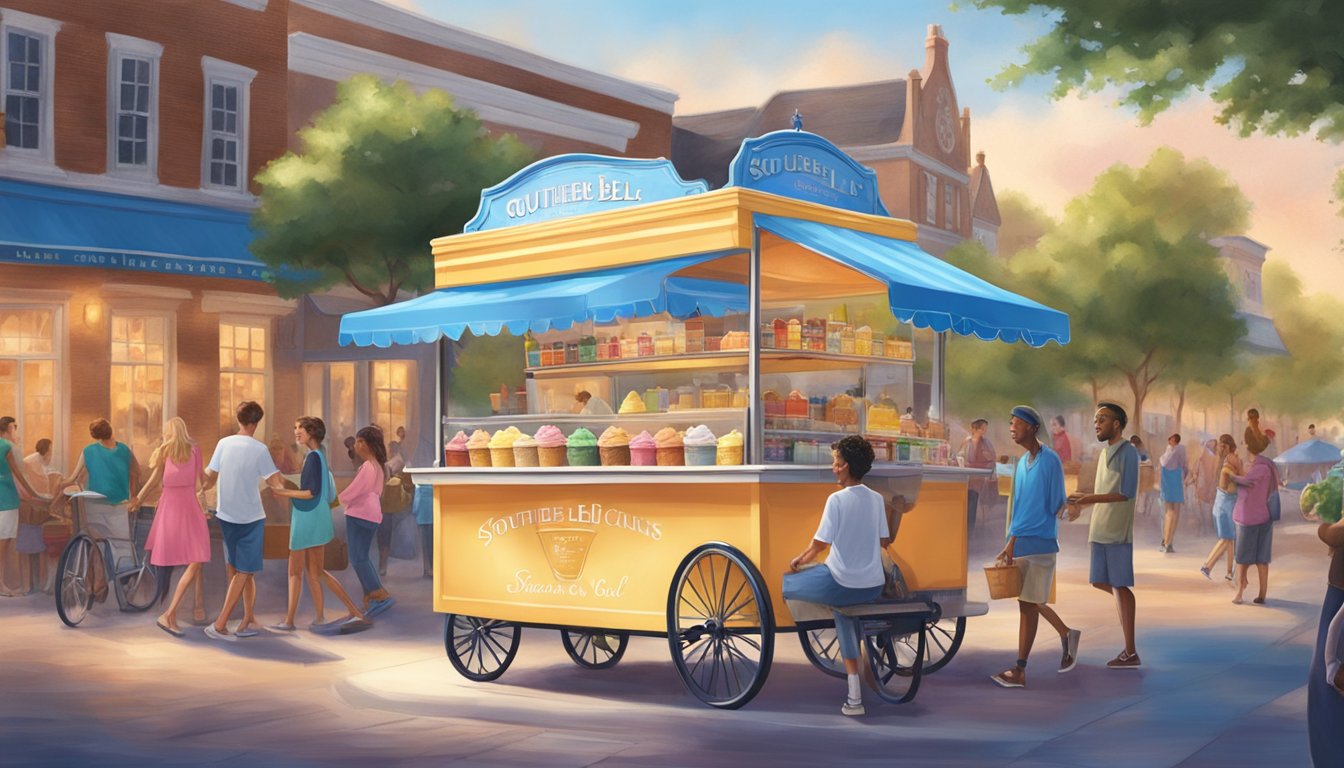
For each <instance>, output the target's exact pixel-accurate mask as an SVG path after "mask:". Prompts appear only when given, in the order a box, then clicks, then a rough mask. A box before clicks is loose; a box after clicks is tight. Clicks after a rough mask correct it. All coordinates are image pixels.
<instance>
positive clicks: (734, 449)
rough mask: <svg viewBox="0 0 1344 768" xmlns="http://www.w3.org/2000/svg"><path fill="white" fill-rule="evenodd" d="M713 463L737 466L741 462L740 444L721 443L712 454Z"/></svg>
mask: <svg viewBox="0 0 1344 768" xmlns="http://www.w3.org/2000/svg"><path fill="white" fill-rule="evenodd" d="M714 463H715V464H717V465H719V466H734V467H735V466H738V465H739V464H741V463H742V446H740V445H721V446H719V447H718V452H717V453H716V454H715V456H714Z"/></svg>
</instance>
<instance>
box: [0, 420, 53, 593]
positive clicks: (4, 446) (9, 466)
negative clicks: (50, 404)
mask: <svg viewBox="0 0 1344 768" xmlns="http://www.w3.org/2000/svg"><path fill="white" fill-rule="evenodd" d="M17 424H18V422H17V421H15V419H14V417H13V416H3V417H0V596H3V597H17V596H18V594H19V593H18V591H17V590H15V589H12V588H11V587H10V586H9V585H8V584H6V583H5V569H6V567H7V566H8V565H9V553H10V551H11V550H12V549H14V539H15V538H16V537H17V536H18V530H19V486H23V490H24V491H25V492H27V493H28V495H30V496H32V497H33V498H34V499H45V498H47V497H46V496H42V495H40V494H38V493H37V492H36V491H34V490H33V487H32V486H31V485H29V484H28V478H27V477H25V476H24V474H23V468H22V467H21V466H19V461H18V459H16V458H15V457H14V445H15V442H16V441H17V440H18V435H17V434H16V433H17V432H18V429H17Z"/></svg>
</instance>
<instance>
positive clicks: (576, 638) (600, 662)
mask: <svg viewBox="0 0 1344 768" xmlns="http://www.w3.org/2000/svg"><path fill="white" fill-rule="evenodd" d="M629 640H630V635H629V634H627V633H625V632H594V631H591V630H586V629H562V630H560V642H562V643H564V645H565V653H568V654H569V658H571V659H573V660H574V663H575V664H578V665H579V666H580V667H583V668H584V669H611V668H612V667H614V666H616V662H618V661H620V660H621V657H622V656H624V655H625V647H626V644H627V643H628V642H629Z"/></svg>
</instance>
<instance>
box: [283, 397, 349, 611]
mask: <svg viewBox="0 0 1344 768" xmlns="http://www.w3.org/2000/svg"><path fill="white" fill-rule="evenodd" d="M326 436H327V425H326V424H324V423H323V422H322V420H321V419H319V418H317V417H316V416H301V417H299V419H298V420H297V421H295V422H294V442H296V443H298V444H299V445H303V446H306V447H307V448H308V455H307V456H306V457H304V460H303V470H302V473H301V474H300V475H299V489H298V490H282V491H274V493H276V494H277V495H279V496H285V497H288V498H289V499H290V516H289V604H288V606H287V610H286V611H285V620H284V621H282V622H280V623H279V624H275V625H272V626H271V627H270V629H271V630H272V631H277V632H293V631H294V617H295V614H296V613H298V610H299V595H300V593H301V592H302V591H303V578H304V575H305V574H306V575H307V577H308V592H309V594H310V595H312V598H313V613H314V616H313V623H312V624H311V625H310V626H309V628H310V629H313V630H314V631H318V632H333V633H334V632H339V633H341V634H349V633H351V632H359V631H361V630H364V629H368V628H369V627H372V626H373V623H372V622H370V621H369V620H368V619H367V618H365V617H364V614H363V613H362V612H361V611H360V610H359V607H358V606H356V605H355V602H354V601H353V600H351V599H350V595H349V594H348V593H347V592H346V591H345V588H344V587H342V586H341V582H339V581H337V580H336V577H335V576H332V575H331V574H330V573H328V572H327V570H326V568H325V567H324V566H325V557H326V544H327V542H329V541H331V540H332V538H333V537H334V536H335V531H334V529H333V527H332V524H331V504H330V502H331V500H332V499H334V498H336V489H335V488H333V487H332V482H331V471H330V470H328V469H327V460H326V457H325V456H324V455H323V454H322V440H323V439H324V438H326ZM324 584H325V585H326V587H327V589H330V590H331V592H332V594H334V595H336V597H337V599H339V600H340V601H341V602H342V603H345V607H346V609H347V610H348V611H349V612H350V613H349V614H348V615H346V616H344V617H342V618H340V619H337V620H336V621H333V622H331V623H329V624H328V623H326V619H325V617H324V615H323V608H324V600H323V594H322V586H323V585H324Z"/></svg>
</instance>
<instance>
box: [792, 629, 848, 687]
mask: <svg viewBox="0 0 1344 768" xmlns="http://www.w3.org/2000/svg"><path fill="white" fill-rule="evenodd" d="M798 640H799V641H800V642H801V643H802V644H803V655H804V656H806V657H807V660H808V661H810V662H812V666H814V667H816V668H817V669H819V670H821V671H822V672H824V673H826V674H828V675H830V676H831V677H844V676H845V661H844V659H842V658H840V638H839V637H837V636H836V634H835V628H834V627H825V628H823V629H800V630H798Z"/></svg>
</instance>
